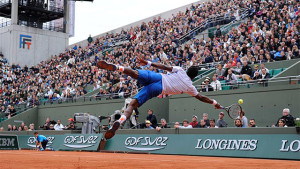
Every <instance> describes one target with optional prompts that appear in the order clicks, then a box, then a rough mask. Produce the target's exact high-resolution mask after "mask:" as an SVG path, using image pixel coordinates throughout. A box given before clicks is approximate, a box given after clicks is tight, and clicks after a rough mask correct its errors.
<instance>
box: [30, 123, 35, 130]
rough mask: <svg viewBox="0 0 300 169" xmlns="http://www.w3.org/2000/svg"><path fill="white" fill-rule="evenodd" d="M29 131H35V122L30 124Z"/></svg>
mask: <svg viewBox="0 0 300 169" xmlns="http://www.w3.org/2000/svg"><path fill="white" fill-rule="evenodd" d="M28 131H35V129H34V124H33V123H31V124H29V129H28Z"/></svg>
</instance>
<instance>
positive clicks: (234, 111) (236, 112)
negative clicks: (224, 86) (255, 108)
mask: <svg viewBox="0 0 300 169" xmlns="http://www.w3.org/2000/svg"><path fill="white" fill-rule="evenodd" d="M240 111H241V108H240V106H237V105H233V106H232V107H230V109H229V114H230V115H231V117H232V118H236V117H238V116H239V112H240Z"/></svg>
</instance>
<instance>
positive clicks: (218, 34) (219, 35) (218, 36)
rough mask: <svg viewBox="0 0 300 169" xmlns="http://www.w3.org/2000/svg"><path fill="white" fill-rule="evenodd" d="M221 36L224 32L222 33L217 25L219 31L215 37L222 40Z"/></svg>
mask: <svg viewBox="0 0 300 169" xmlns="http://www.w3.org/2000/svg"><path fill="white" fill-rule="evenodd" d="M221 35H222V32H221V29H220V26H219V25H217V30H216V35H215V36H216V38H220V37H221Z"/></svg>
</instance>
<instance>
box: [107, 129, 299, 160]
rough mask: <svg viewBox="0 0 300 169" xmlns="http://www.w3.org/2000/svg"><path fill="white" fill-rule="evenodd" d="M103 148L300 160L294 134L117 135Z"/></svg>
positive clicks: (297, 136)
mask: <svg viewBox="0 0 300 169" xmlns="http://www.w3.org/2000/svg"><path fill="white" fill-rule="evenodd" d="M104 149H105V150H108V151H134V152H151V153H154V154H182V155H205V156H229V157H251V158H277V159H297V160H300V159H299V158H300V152H299V151H300V140H299V135H296V134H283V135H279V134H278V135H276V134H269V135H263V134H256V135H249V134H245V135H240V134H239V135H235V134H231V135H216V134H205V135H202V134H197V135H196V134H182V135H179V134H165V135H156V134H154V135H151V134H148V135H146V134H133V135H122V134H117V135H115V137H113V138H112V139H110V140H107V142H106V145H105V148H104Z"/></svg>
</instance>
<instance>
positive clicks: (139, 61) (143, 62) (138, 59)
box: [136, 56, 148, 66]
mask: <svg viewBox="0 0 300 169" xmlns="http://www.w3.org/2000/svg"><path fill="white" fill-rule="evenodd" d="M136 60H137V62H138V63H140V64H141V65H142V66H145V65H147V64H148V62H147V61H145V60H144V59H142V58H141V57H140V56H137V57H136Z"/></svg>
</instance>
